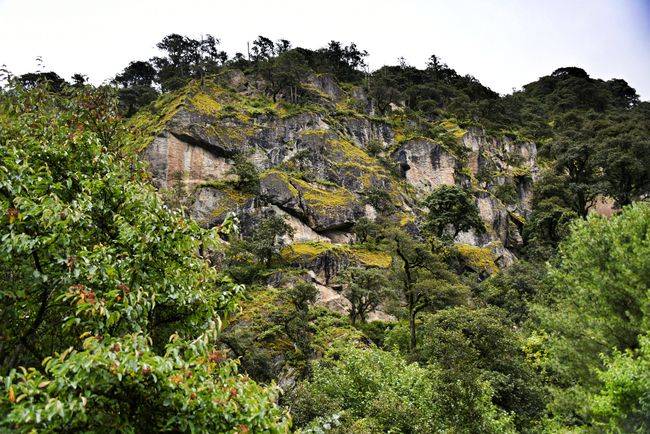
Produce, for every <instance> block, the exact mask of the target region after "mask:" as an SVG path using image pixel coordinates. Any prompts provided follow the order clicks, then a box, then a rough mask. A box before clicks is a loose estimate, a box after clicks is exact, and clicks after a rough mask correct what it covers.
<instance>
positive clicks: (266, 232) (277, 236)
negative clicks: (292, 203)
mask: <svg viewBox="0 0 650 434" xmlns="http://www.w3.org/2000/svg"><path fill="white" fill-rule="evenodd" d="M292 236H293V228H292V227H291V226H290V225H289V224H288V223H287V222H286V221H285V219H284V218H283V217H280V216H278V215H275V214H273V215H269V216H266V217H264V218H262V220H261V221H260V222H259V223H258V224H257V226H256V227H255V228H254V229H253V231H252V233H251V235H250V236H249V237H248V238H247V239H245V240H244V246H245V248H246V249H248V250H249V251H250V252H252V253H253V254H254V255H255V257H256V258H257V259H259V260H260V261H261V262H262V263H263V264H264V266H266V267H268V266H269V265H271V263H272V262H273V260H274V259H275V258H277V257H278V256H279V254H280V250H282V247H284V245H285V241H284V239H285V237H289V238H291V237H292Z"/></svg>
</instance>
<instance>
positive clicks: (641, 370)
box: [590, 336, 650, 433]
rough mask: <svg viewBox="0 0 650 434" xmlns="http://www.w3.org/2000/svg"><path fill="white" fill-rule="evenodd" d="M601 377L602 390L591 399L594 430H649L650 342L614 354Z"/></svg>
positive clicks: (648, 340) (647, 340) (606, 361)
mask: <svg viewBox="0 0 650 434" xmlns="http://www.w3.org/2000/svg"><path fill="white" fill-rule="evenodd" d="M598 377H599V379H600V381H601V382H602V384H603V386H602V387H601V388H600V390H599V391H598V393H596V394H594V396H592V397H591V400H590V402H591V406H590V407H591V411H592V413H593V415H594V417H595V419H596V421H595V426H596V427H598V428H602V429H604V430H607V431H608V432H630V433H632V432H634V433H642V432H648V431H649V430H650V412H649V411H648V409H650V339H649V338H648V336H643V337H642V338H641V339H640V348H638V349H636V350H627V351H625V352H621V351H614V353H613V354H612V356H611V357H608V358H607V359H606V360H605V367H604V368H603V369H602V370H601V371H599V373H598Z"/></svg>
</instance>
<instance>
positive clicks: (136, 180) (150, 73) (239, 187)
mask: <svg viewBox="0 0 650 434" xmlns="http://www.w3.org/2000/svg"><path fill="white" fill-rule="evenodd" d="M157 48H158V49H159V55H158V56H156V57H153V58H151V59H149V60H134V61H132V62H131V63H129V64H128V65H126V67H125V68H124V69H123V70H122V71H121V72H119V73H117V74H116V75H115V77H114V79H113V80H112V81H111V82H107V83H105V84H102V85H98V86H97V85H92V84H89V83H88V82H87V79H86V77H85V76H84V75H83V74H75V75H74V76H73V77H72V78H71V79H70V80H69V81H68V80H66V79H64V78H62V77H60V76H59V75H58V74H57V73H55V72H44V71H37V72H33V73H28V74H23V75H18V76H14V75H12V74H10V73H9V72H8V71H2V72H3V76H4V85H3V87H2V88H1V89H0V239H1V241H2V242H1V245H0V277H1V278H2V281H3V285H2V286H0V316H1V317H2V318H3V321H2V323H0V376H1V377H2V382H0V431H2V432H75V433H76V432H102V433H103V432H133V433H141V432H214V433H216V432H219V433H221V432H223V433H263V432H268V433H285V432H299V433H386V432H390V433H437V432H444V433H504V432H513V433H514V432H524V433H538V432H548V433H555V432H562V433H565V432H588V433H592V432H593V433H600V432H625V433H628V432H629V433H642V432H648V431H650V334H649V332H650V259H649V258H650V204H648V198H649V193H650V102H645V101H641V100H640V99H639V97H638V95H637V93H636V91H635V90H634V89H633V88H631V87H630V86H629V85H628V84H627V83H626V82H625V81H624V80H622V79H612V80H608V81H604V80H601V79H597V78H593V77H590V76H589V74H588V73H587V72H586V71H584V70H583V69H580V68H577V67H561V68H559V69H557V70H555V71H552V72H551V73H550V74H549V75H547V76H544V77H541V78H539V79H538V80H537V81H535V82H532V83H529V84H527V85H525V86H524V87H523V88H522V89H521V90H517V91H515V92H513V93H512V94H509V95H499V94H498V93H496V92H494V91H492V90H491V89H489V88H488V87H486V86H484V85H482V84H481V83H480V82H479V81H478V80H477V79H476V78H474V77H472V76H469V75H465V76H463V75H460V74H458V73H457V72H456V71H455V70H454V69H453V68H452V67H450V66H448V65H447V64H445V63H444V62H443V60H442V59H440V58H439V57H438V56H436V55H431V56H430V58H429V59H428V62H427V65H426V68H424V69H419V68H416V67H413V66H410V65H409V64H408V63H407V62H406V61H405V60H404V59H400V60H399V62H398V64H397V65H390V66H383V67H381V68H379V69H377V70H374V71H369V70H368V68H367V67H366V63H365V59H366V57H367V55H368V53H367V52H366V51H364V50H363V49H362V48H360V47H358V46H357V45H356V44H354V43H351V44H349V45H345V44H343V43H340V42H336V41H331V42H330V43H329V44H327V45H326V46H325V47H323V48H320V49H316V50H311V49H305V48H300V47H298V48H294V46H293V44H292V43H291V42H289V41H287V40H279V41H273V40H271V39H269V38H266V37H263V36H260V37H258V39H256V40H255V41H254V42H253V43H252V44H251V45H250V50H249V52H247V53H245V54H243V53H236V54H235V55H234V56H232V55H229V54H228V53H226V52H224V51H223V50H221V48H220V41H219V40H218V39H217V38H215V37H213V36H206V37H203V38H201V39H194V38H191V37H187V36H182V35H177V34H172V35H169V36H166V37H165V38H163V39H162V40H161V41H160V43H159V44H158V45H157ZM174 146H177V148H174ZM176 149H180V151H178V154H179V155H178V156H176V154H174V152H176V151H175V150H176ZM161 150H162V151H161ZM163 151H164V152H163ZM163 154H164V158H163V157H161V155H163ZM197 161H198V162H197ZM332 300H334V301H332ZM328 303H329V304H328Z"/></svg>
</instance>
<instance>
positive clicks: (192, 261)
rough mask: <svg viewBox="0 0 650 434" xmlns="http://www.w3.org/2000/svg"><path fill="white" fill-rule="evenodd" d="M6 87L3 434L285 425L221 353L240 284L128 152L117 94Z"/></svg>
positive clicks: (0, 170)
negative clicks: (220, 337)
mask: <svg viewBox="0 0 650 434" xmlns="http://www.w3.org/2000/svg"><path fill="white" fill-rule="evenodd" d="M52 90H53V89H50V90H48V89H47V88H43V87H39V86H36V87H34V88H33V89H24V88H22V87H20V86H16V87H13V88H9V89H7V90H5V91H3V92H2V94H0V113H1V115H0V141H1V145H0V215H2V217H1V222H0V238H1V239H2V240H3V241H2V247H1V248H0V264H1V266H0V270H1V271H0V274H1V275H2V278H3V280H4V281H5V284H4V285H3V286H2V289H0V308H1V311H2V315H3V322H2V325H1V326H0V334H1V335H2V341H1V343H0V375H2V376H3V381H2V384H1V385H0V388H1V389H2V390H1V393H0V409H2V414H3V417H2V419H0V426H1V427H3V429H4V430H11V431H20V432H29V431H36V430H47V431H96V430H98V431H104V430H114V431H120V432H140V431H152V430H153V431H166V430H174V431H183V432H189V431H197V430H200V431H204V430H207V431H215V432H225V431H231V430H235V429H236V430H240V431H243V430H250V431H267V430H268V431H271V432H286V431H287V430H288V423H289V422H288V419H287V418H286V416H285V414H284V412H283V410H282V409H281V408H280V407H278V406H277V404H276V402H275V401H276V391H275V389H274V388H272V387H270V388H266V387H263V386H260V385H258V384H257V383H255V382H254V381H252V380H250V379H249V378H246V377H245V376H242V375H241V374H239V373H238V372H237V367H236V363H235V362H234V361H233V360H230V359H229V358H228V357H227V356H226V354H225V353H223V352H221V351H220V349H219V348H218V347H217V346H216V340H215V339H216V334H217V332H218V329H219V318H220V317H221V316H222V315H225V314H226V313H228V312H231V311H232V310H233V309H234V306H235V303H236V300H237V297H238V295H239V294H240V293H241V291H242V287H241V286H240V285H238V284H236V283H235V282H233V281H232V280H231V279H230V278H229V277H228V276H227V275H226V274H223V273H221V272H219V271H218V270H216V269H215V268H214V267H212V266H211V265H210V262H209V260H208V258H206V257H205V256H202V255H201V254H200V253H199V252H208V251H211V250H219V249H220V247H219V245H220V241H219V237H218V228H217V229H214V230H205V229H201V228H199V227H198V226H197V225H196V224H195V223H193V222H191V221H187V220H185V219H183V218H182V217H181V216H180V214H177V213H175V212H172V211H170V210H169V209H168V208H167V207H165V206H164V204H163V203H162V201H161V199H160V198H159V196H158V195H157V194H156V193H155V192H154V190H153V189H152V187H151V186H149V185H147V183H146V181H145V176H144V172H143V171H142V170H141V168H140V167H139V165H138V164H137V163H136V162H135V160H134V159H133V157H129V158H125V156H124V155H120V154H119V153H118V152H119V149H121V148H122V147H123V146H125V145H126V144H128V141H129V140H130V139H129V136H128V134H127V133H126V132H125V131H124V130H123V129H122V128H121V127H120V126H119V124H116V122H117V120H116V119H117V118H116V117H113V116H109V114H110V113H116V112H117V106H116V104H115V100H114V98H113V97H112V94H111V92H110V91H109V90H107V89H106V88H99V89H91V88H87V89H81V90H78V91H74V92H72V93H70V92H68V94H67V95H62V94H60V93H56V92H53V91H52Z"/></svg>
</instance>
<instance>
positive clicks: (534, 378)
mask: <svg viewBox="0 0 650 434" xmlns="http://www.w3.org/2000/svg"><path fill="white" fill-rule="evenodd" d="M391 334H393V336H390V335H391ZM399 334H406V333H405V331H404V329H403V328H400V327H398V328H395V329H394V330H393V331H392V332H391V333H390V334H389V337H388V338H387V339H386V342H387V344H388V345H390V343H391V342H400V341H403V339H400V338H399V336H395V335H399ZM418 336H419V341H420V345H419V347H418V348H417V350H416V351H415V353H414V355H415V358H416V360H418V361H419V362H420V363H421V364H422V365H432V366H435V367H438V368H440V370H441V377H442V378H443V379H444V381H445V382H446V384H449V385H450V388H453V387H455V386H454V385H458V384H464V385H465V386H464V387H466V388H471V387H473V386H472V385H473V384H476V383H480V382H482V381H487V382H489V384H490V385H491V387H492V389H493V390H494V395H493V397H492V402H494V404H496V405H498V406H499V407H500V408H502V409H503V410H505V411H507V412H509V413H513V414H514V415H515V417H514V421H515V423H516V424H517V427H518V428H519V429H523V428H525V427H530V423H531V422H533V421H534V420H536V419H539V418H540V417H541V416H542V413H543V410H544V404H545V402H544V393H543V389H542V383H541V378H540V377H539V376H538V375H537V374H536V373H535V371H534V369H533V366H532V365H530V364H529V363H528V362H527V360H526V355H525V353H524V352H523V351H522V349H521V348H522V346H523V345H522V340H521V337H520V336H518V335H517V334H516V333H515V331H514V330H513V329H512V327H511V326H510V324H509V323H508V322H507V320H506V319H505V318H504V314H503V312H502V311H501V310H499V309H496V308H494V307H489V308H483V309H471V308H468V307H464V306H463V307H453V308H450V309H444V310H440V311H438V312H436V313H435V314H433V315H431V314H428V315H424V316H423V320H422V324H421V325H420V327H418ZM404 350H405V348H404ZM454 393H455V392H453V391H452V390H450V391H449V396H450V397H451V396H454ZM452 402H453V401H452Z"/></svg>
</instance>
